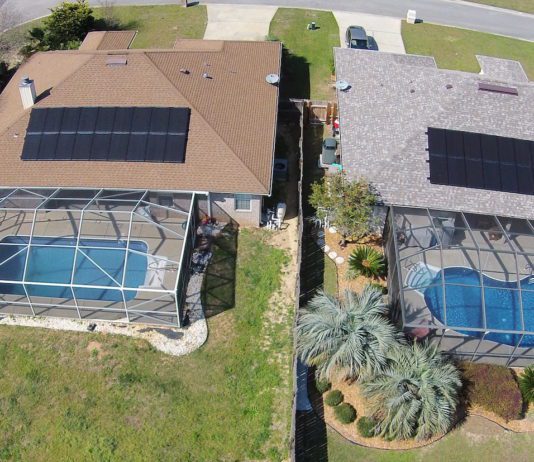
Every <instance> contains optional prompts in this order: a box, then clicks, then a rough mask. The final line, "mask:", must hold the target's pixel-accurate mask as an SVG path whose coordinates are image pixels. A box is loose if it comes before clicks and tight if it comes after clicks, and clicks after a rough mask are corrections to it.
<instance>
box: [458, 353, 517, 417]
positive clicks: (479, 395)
mask: <svg viewBox="0 0 534 462" xmlns="http://www.w3.org/2000/svg"><path fill="white" fill-rule="evenodd" d="M462 371H463V376H464V381H465V382H466V385H467V398H468V400H469V402H470V403H471V405H475V406H480V407H481V408H483V409H485V410H487V411H490V412H493V413H495V414H497V415H498V416H500V417H502V418H503V419H505V420H513V419H518V418H520V417H521V411H522V408H523V399H522V396H521V391H520V390H519V386H518V385H517V382H516V381H515V377H514V375H513V373H512V371H511V370H510V369H508V368H507V367H504V366H496V365H493V364H474V363H463V364H462Z"/></svg>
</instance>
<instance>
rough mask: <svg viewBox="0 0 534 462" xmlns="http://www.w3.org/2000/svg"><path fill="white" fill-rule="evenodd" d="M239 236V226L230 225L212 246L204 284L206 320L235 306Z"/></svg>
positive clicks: (203, 303) (203, 297) (203, 296)
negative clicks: (211, 254)
mask: <svg viewBox="0 0 534 462" xmlns="http://www.w3.org/2000/svg"><path fill="white" fill-rule="evenodd" d="M237 235H238V227H237V225H235V224H232V223H229V224H228V225H226V227H225V228H224V229H223V231H222V234H221V236H220V237H218V238H216V239H215V240H214V242H213V244H212V248H211V250H212V252H213V256H212V258H211V261H210V263H209V265H208V268H207V269H206V273H205V275H204V282H203V284H202V306H203V308H204V315H205V316H206V318H210V317H212V316H215V315H217V314H220V313H222V312H224V311H226V310H229V309H231V308H233V307H234V305H235V279H236V277H235V273H236V262H237Z"/></svg>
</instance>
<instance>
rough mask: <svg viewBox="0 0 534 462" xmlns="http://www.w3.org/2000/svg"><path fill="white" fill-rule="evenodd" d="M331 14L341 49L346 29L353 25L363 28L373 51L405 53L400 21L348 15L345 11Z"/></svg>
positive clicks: (362, 15) (356, 14)
mask: <svg viewBox="0 0 534 462" xmlns="http://www.w3.org/2000/svg"><path fill="white" fill-rule="evenodd" d="M333 13H334V17H335V18H336V21H337V24H338V26H339V38H340V41H341V46H342V47H344V46H345V32H346V30H347V27H349V26H351V25H353V26H363V27H364V28H365V30H366V31H367V35H368V36H369V37H370V40H369V41H370V45H371V46H372V48H373V49H378V50H379V51H389V52H392V53H406V51H405V50H404V43H403V41H402V36H401V21H400V19H397V18H391V17H388V16H376V15H374V14H364V13H349V12H347V11H333ZM373 39H374V40H373Z"/></svg>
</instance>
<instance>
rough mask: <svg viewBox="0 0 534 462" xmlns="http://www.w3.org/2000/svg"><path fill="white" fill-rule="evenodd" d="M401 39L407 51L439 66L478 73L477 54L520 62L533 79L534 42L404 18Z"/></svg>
mask: <svg viewBox="0 0 534 462" xmlns="http://www.w3.org/2000/svg"><path fill="white" fill-rule="evenodd" d="M402 39H403V40H404V47H405V48H406V52H407V53H413V54H418V55H429V56H434V57H435V58H436V62H437V64H438V67H440V68H445V69H456V70H460V71H468V72H479V71H480V66H479V65H478V61H477V60H476V57H475V55H476V54H479V55H480V54H481V55H487V56H495V57H497V58H507V59H514V60H517V61H520V62H521V64H522V65H523V68H524V69H525V72H526V73H527V75H528V76H529V79H530V80H534V43H532V42H527V41H523V40H516V39H511V38H507V37H501V36H499V35H492V34H486V33H483V32H474V31H470V30H466V29H457V28H454V27H445V26H437V25H434V24H425V23H423V24H407V23H406V21H402Z"/></svg>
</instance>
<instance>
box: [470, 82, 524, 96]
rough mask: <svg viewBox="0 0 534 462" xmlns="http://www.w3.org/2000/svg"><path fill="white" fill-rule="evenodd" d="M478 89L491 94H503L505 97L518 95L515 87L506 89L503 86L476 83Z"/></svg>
mask: <svg viewBox="0 0 534 462" xmlns="http://www.w3.org/2000/svg"><path fill="white" fill-rule="evenodd" d="M478 89H479V90H481V91H489V92H492V93H503V94H505V95H515V96H517V95H518V94H519V93H518V91H517V88H515V87H506V86H504V85H496V84H494V83H488V82H478Z"/></svg>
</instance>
